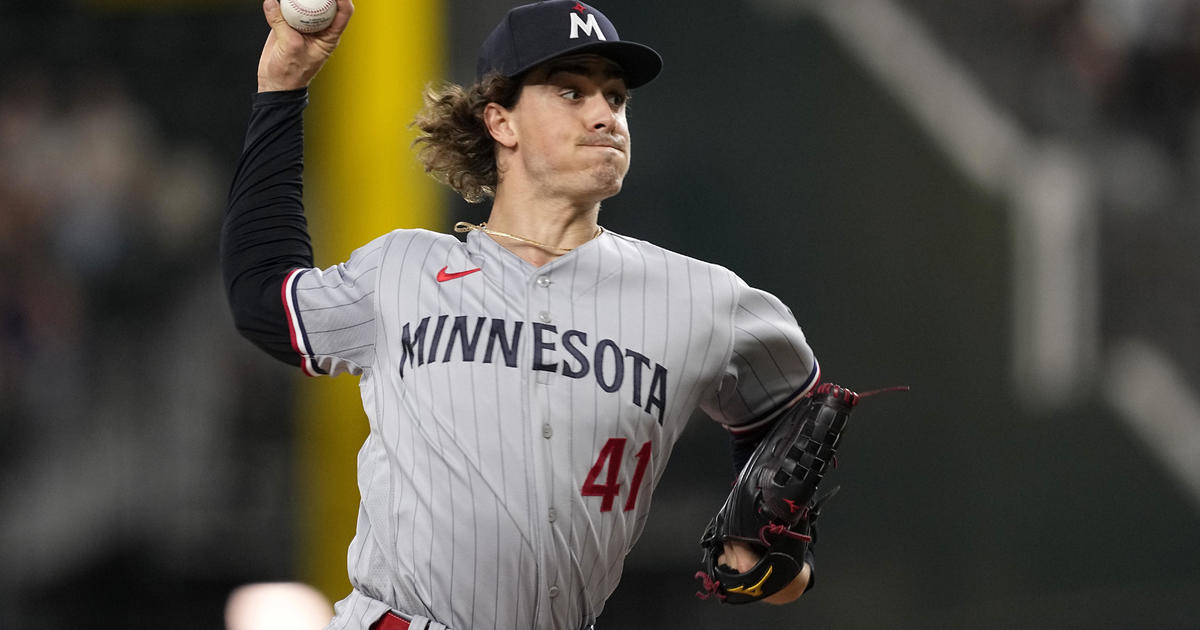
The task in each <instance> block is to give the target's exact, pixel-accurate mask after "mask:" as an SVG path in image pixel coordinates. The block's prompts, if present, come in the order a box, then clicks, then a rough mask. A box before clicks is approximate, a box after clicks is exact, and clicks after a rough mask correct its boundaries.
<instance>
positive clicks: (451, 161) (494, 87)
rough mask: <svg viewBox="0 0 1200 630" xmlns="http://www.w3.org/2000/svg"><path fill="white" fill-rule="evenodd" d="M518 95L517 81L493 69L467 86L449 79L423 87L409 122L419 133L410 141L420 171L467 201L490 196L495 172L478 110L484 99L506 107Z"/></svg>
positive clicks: (492, 152) (497, 177)
mask: <svg viewBox="0 0 1200 630" xmlns="http://www.w3.org/2000/svg"><path fill="white" fill-rule="evenodd" d="M520 93H521V83H520V81H519V80H517V79H513V78H509V77H504V76H501V75H499V74H496V73H492V74H489V75H487V76H485V77H484V78H483V79H481V80H480V81H479V82H478V83H476V84H474V85H472V86H471V87H470V88H464V87H462V86H461V85H457V84H455V83H449V82H447V83H442V84H440V85H436V86H432V85H431V86H430V87H427V88H426V89H425V93H424V97H425V107H424V109H422V110H421V111H420V112H419V113H418V114H417V116H416V118H415V119H414V120H413V123H412V124H413V125H414V126H416V127H417V129H419V130H420V132H421V133H420V135H419V136H418V137H417V139H416V140H414V141H413V145H414V146H417V147H419V149H418V151H417V159H419V160H421V163H422V164H424V165H425V172H426V173H429V174H430V175H432V176H433V177H434V179H436V180H438V181H439V182H442V183H443V184H446V185H447V186H449V187H451V188H453V189H454V190H456V191H457V192H458V194H460V195H462V198H463V199H466V200H467V201H468V202H470V203H479V202H481V201H483V200H484V199H487V198H489V197H494V196H495V195H496V184H498V183H499V181H500V174H499V171H497V169H496V144H495V140H493V139H492V136H491V134H489V133H488V130H487V126H486V125H485V124H484V122H483V110H484V108H485V107H487V105H488V103H496V104H498V105H500V106H501V107H504V108H505V109H512V107H513V106H515V105H516V104H517V97H518V96H519V95H520Z"/></svg>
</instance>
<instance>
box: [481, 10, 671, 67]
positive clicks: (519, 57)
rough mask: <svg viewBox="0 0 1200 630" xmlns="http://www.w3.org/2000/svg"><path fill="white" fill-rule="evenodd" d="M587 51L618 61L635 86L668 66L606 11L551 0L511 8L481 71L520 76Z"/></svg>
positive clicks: (487, 47)
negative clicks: (622, 32) (620, 30)
mask: <svg viewBox="0 0 1200 630" xmlns="http://www.w3.org/2000/svg"><path fill="white" fill-rule="evenodd" d="M584 53H592V54H596V55H600V56H601V57H604V58H606V59H611V60H612V61H614V62H616V64H617V65H619V66H621V70H622V71H624V78H625V85H626V86H627V87H629V88H635V87H638V86H641V85H645V84H647V83H649V82H650V80H651V79H653V78H654V77H656V76H658V73H659V71H661V70H662V57H660V56H659V54H658V53H657V52H655V51H654V49H653V48H650V47H649V46H645V45H643V44H637V43H634V42H628V41H622V40H621V38H620V36H619V35H617V29H616V27H615V26H613V23H612V22H610V21H609V19H608V18H607V17H604V14H603V13H601V12H599V11H597V10H596V9H594V8H592V7H590V6H588V5H586V4H583V3H582V2H576V1H575V0H550V1H548V2H536V3H534V4H526V5H523V6H519V7H516V8H514V9H512V10H511V11H509V12H508V15H506V16H505V17H504V19H503V20H501V21H500V23H499V24H497V25H496V28H495V29H493V30H492V33H491V35H488V38H487V39H486V40H484V42H483V46H481V47H480V48H479V62H478V64H476V66H475V76H476V79H477V80H478V79H482V78H483V77H484V75H486V74H487V73H488V72H491V71H497V72H499V73H500V74H502V75H504V76H506V77H516V76H517V75H519V74H521V73H523V72H525V71H527V70H531V69H533V68H534V67H535V66H537V65H538V64H541V63H544V62H546V61H549V60H551V59H554V58H555V57H561V56H563V55H566V54H584Z"/></svg>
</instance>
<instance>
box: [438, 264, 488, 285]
mask: <svg viewBox="0 0 1200 630" xmlns="http://www.w3.org/2000/svg"><path fill="white" fill-rule="evenodd" d="M446 269H447V267H442V268H441V269H440V270H438V275H437V281H438V282H445V281H447V280H454V279H455V278H461V277H463V276H469V275H471V274H473V273H475V272H476V271H479V270H480V269H479V267H476V268H474V269H468V270H466V271H455V272H453V273H446Z"/></svg>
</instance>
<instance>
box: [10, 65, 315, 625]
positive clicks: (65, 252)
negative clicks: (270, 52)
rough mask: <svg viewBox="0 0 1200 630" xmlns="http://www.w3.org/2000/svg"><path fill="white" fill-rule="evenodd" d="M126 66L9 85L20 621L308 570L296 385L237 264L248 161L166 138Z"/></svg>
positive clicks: (172, 133)
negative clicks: (261, 341) (235, 319)
mask: <svg viewBox="0 0 1200 630" xmlns="http://www.w3.org/2000/svg"><path fill="white" fill-rule="evenodd" d="M105 68H108V69H107V70H106V69H105ZM113 68H115V66H111V65H107V64H97V66H96V67H71V66H66V67H64V66H62V65H47V66H44V67H33V66H27V67H10V68H6V69H5V71H4V73H3V75H2V76H0V79H3V80H2V81H0V265H2V267H3V270H4V271H3V274H0V356H3V358H4V360H3V361H0V419H2V421H0V566H4V567H5V569H4V570H3V571H0V627H5V628H26V627H43V625H44V626H45V627H52V626H53V625H56V624H57V622H58V621H61V620H59V619H57V617H56V616H57V615H64V614H67V611H68V610H74V611H75V612H77V611H78V608H75V607H63V606H57V605H55V604H56V602H57V600H59V599H60V598H61V597H62V596H63V592H64V591H65V590H69V591H71V592H72V593H71V597H72V599H73V600H74V601H76V603H77V604H76V605H80V604H82V605H89V604H90V605H93V606H95V609H96V610H107V607H108V606H113V605H114V604H111V602H118V601H122V600H123V599H124V598H127V597H129V596H130V592H131V591H137V590H143V592H147V593H152V594H156V595H157V596H158V597H159V598H160V599H162V600H163V601H164V605H170V604H171V602H175V601H177V599H175V598H173V595H172V594H171V593H170V592H164V589H166V590H167V591H171V590H174V591H181V592H182V591H185V590H191V591H193V593H192V595H191V596H194V595H195V591H197V590H201V588H203V587H201V586H197V585H198V584H200V585H211V588H212V589H213V590H214V597H224V595H225V594H227V593H228V591H229V590H230V588H231V586H230V585H233V584H237V583H238V582H240V581H247V580H255V579H264V578H270V577H286V576H287V575H289V574H290V571H289V569H290V566H289V564H288V563H289V562H290V559H291V555H290V547H289V540H290V534H289V532H290V531H291V530H290V525H289V519H290V517H291V513H290V511H289V510H290V509H291V505H292V504H291V497H290V494H289V488H290V474H291V471H290V468H289V466H290V461H291V460H290V453H289V450H288V449H289V442H288V435H289V426H288V423H287V422H286V418H287V408H288V397H287V388H286V387H280V383H282V382H284V381H283V380H282V379H283V377H284V374H282V373H281V372H278V371H271V370H270V369H266V370H264V369H263V368H264V366H263V364H262V362H256V361H252V360H250V359H249V357H250V356H252V350H251V349H250V348H249V347H248V344H245V343H244V342H243V341H242V340H241V339H239V338H238V337H237V336H236V334H235V333H234V332H233V329H232V326H231V324H230V319H229V316H228V313H227V307H226V305H225V302H224V299H223V292H222V289H221V285H220V280H219V272H218V269H217V231H218V229H219V225H220V217H221V213H222V208H223V204H224V196H225V191H226V187H227V181H228V176H229V173H230V172H231V170H232V160H233V159H234V158H235V157H236V153H234V154H233V155H221V156H219V158H218V157H216V156H215V155H214V154H215V152H216V151H218V150H225V151H228V150H229V147H218V146H213V143H212V142H211V138H205V137H187V135H186V132H185V133H180V130H178V129H164V128H163V121H164V120H165V119H166V116H165V115H164V113H163V112H161V111H156V110H154V109H152V108H151V107H149V106H148V105H147V104H146V103H144V102H139V100H138V98H137V97H136V96H134V94H135V89H134V88H133V86H136V85H137V81H138V80H139V78H138V76H137V71H136V70H135V69H133V68H130V69H128V72H124V71H119V70H114V69H113ZM64 72H65V75H64ZM142 87H143V88H144V86H142ZM244 102H245V99H243V100H237V101H232V102H231V105H230V108H234V107H235V106H240V105H242V104H243V103H244ZM244 111H245V110H244V109H239V113H241V115H243V116H244ZM281 368H282V366H281ZM69 584H75V585H77V587H76V588H65V585H69ZM79 585H86V586H83V587H82V588H79V587H78V586H79ZM178 595H180V596H182V595H181V594H178ZM106 602H107V603H106ZM115 607H117V608H118V609H124V610H126V611H127V612H125V613H118V614H117V615H115V616H113V617H111V618H112V619H113V620H114V622H115V623H116V624H120V623H121V620H122V617H121V614H126V615H146V614H149V613H150V612H151V611H152V610H153V609H154V608H153V607H148V608H147V609H143V610H142V611H141V612H140V613H139V612H136V611H131V610H129V607H128V606H122V605H115ZM219 608H220V607H219V606H215V607H212V609H213V610H218V611H219ZM140 618H141V617H140V616H139V617H128V618H126V621H127V622H128V623H129V624H130V625H126V626H124V627H141V626H140V621H138V620H139V619H140ZM211 622H212V620H211V619H209V620H205V621H204V622H203V623H204V624H206V625H204V626H203V627H214V626H213V625H212V623H211ZM58 625H61V624H58ZM179 627H189V626H186V625H182V626H179Z"/></svg>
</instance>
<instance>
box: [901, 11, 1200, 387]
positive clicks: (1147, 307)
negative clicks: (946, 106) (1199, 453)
mask: <svg viewBox="0 0 1200 630" xmlns="http://www.w3.org/2000/svg"><path fill="white" fill-rule="evenodd" d="M900 2H901V4H903V5H904V6H906V7H909V8H911V9H912V10H913V11H914V13H916V14H917V15H919V16H920V17H921V19H922V20H923V21H924V22H925V23H926V24H927V25H928V26H929V28H930V30H931V32H932V33H933V34H934V35H935V36H936V37H937V39H938V40H939V42H940V43H942V44H943V45H944V46H946V48H947V49H948V50H949V51H950V52H951V54H952V55H953V56H955V57H956V58H958V59H960V60H962V61H963V62H964V63H965V64H966V66H967V67H968V69H969V70H970V71H971V73H972V75H973V76H974V77H975V78H976V80H978V81H979V82H980V83H981V85H982V86H983V87H984V89H985V90H986V91H987V92H988V94H989V96H990V97H991V98H992V99H994V100H995V101H996V102H998V103H999V104H1000V105H1001V106H1002V107H1003V108H1004V110H1005V111H1007V112H1010V113H1011V114H1012V115H1013V116H1014V117H1015V118H1016V119H1017V120H1018V121H1020V123H1021V125H1022V126H1023V127H1024V128H1025V129H1026V131H1028V132H1029V133H1030V134H1031V135H1032V136H1033V137H1035V138H1038V139H1040V140H1043V141H1046V140H1049V141H1055V142H1063V143H1066V144H1068V145H1069V146H1072V147H1074V148H1075V149H1076V151H1077V152H1078V154H1079V155H1080V156H1082V157H1083V158H1084V160H1085V162H1086V168H1087V170H1088V172H1089V175H1090V183H1091V185H1092V188H1093V191H1094V193H1095V199H1096V204H1097V208H1096V210H1097V211H1098V214H1097V216H1098V219H1099V224H1098V226H1097V227H1098V231H1097V233H1098V234H1099V236H1100V241H1101V242H1100V259H1101V260H1100V265H1101V269H1100V272H1101V277H1100V287H1099V288H1100V296H1101V308H1102V324H1101V325H1102V332H1103V334H1104V336H1105V338H1106V339H1108V340H1112V339H1116V338H1125V337H1138V338H1142V339H1148V340H1150V341H1152V342H1154V343H1155V345H1157V346H1158V347H1161V348H1163V349H1164V350H1165V351H1166V352H1167V353H1169V354H1170V355H1171V357H1172V359H1173V360H1174V361H1175V362H1177V363H1178V364H1180V365H1182V366H1183V367H1184V368H1185V371H1186V373H1188V374H1190V375H1191V376H1192V378H1193V379H1194V383H1193V384H1194V386H1200V346H1198V345H1197V344H1196V343H1195V342H1193V341H1191V340H1192V338H1193V334H1192V331H1194V330H1196V328H1197V326H1198V325H1200V303H1198V302H1197V300H1196V299H1195V298H1194V297H1192V296H1194V295H1195V293H1194V292H1193V291H1191V290H1190V289H1191V288H1192V287H1195V286H1198V283H1200V266H1197V265H1196V264H1195V256H1194V254H1193V251H1194V245H1193V241H1194V240H1195V236H1196V235H1197V234H1198V233H1200V213H1197V212H1196V211H1195V208H1196V206H1197V203H1198V202H1200V2H1195V1H1194V0H1007V1H1006V2H1000V3H991V2H965V3H959V2H951V3H948V2H940V1H938V0H900Z"/></svg>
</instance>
